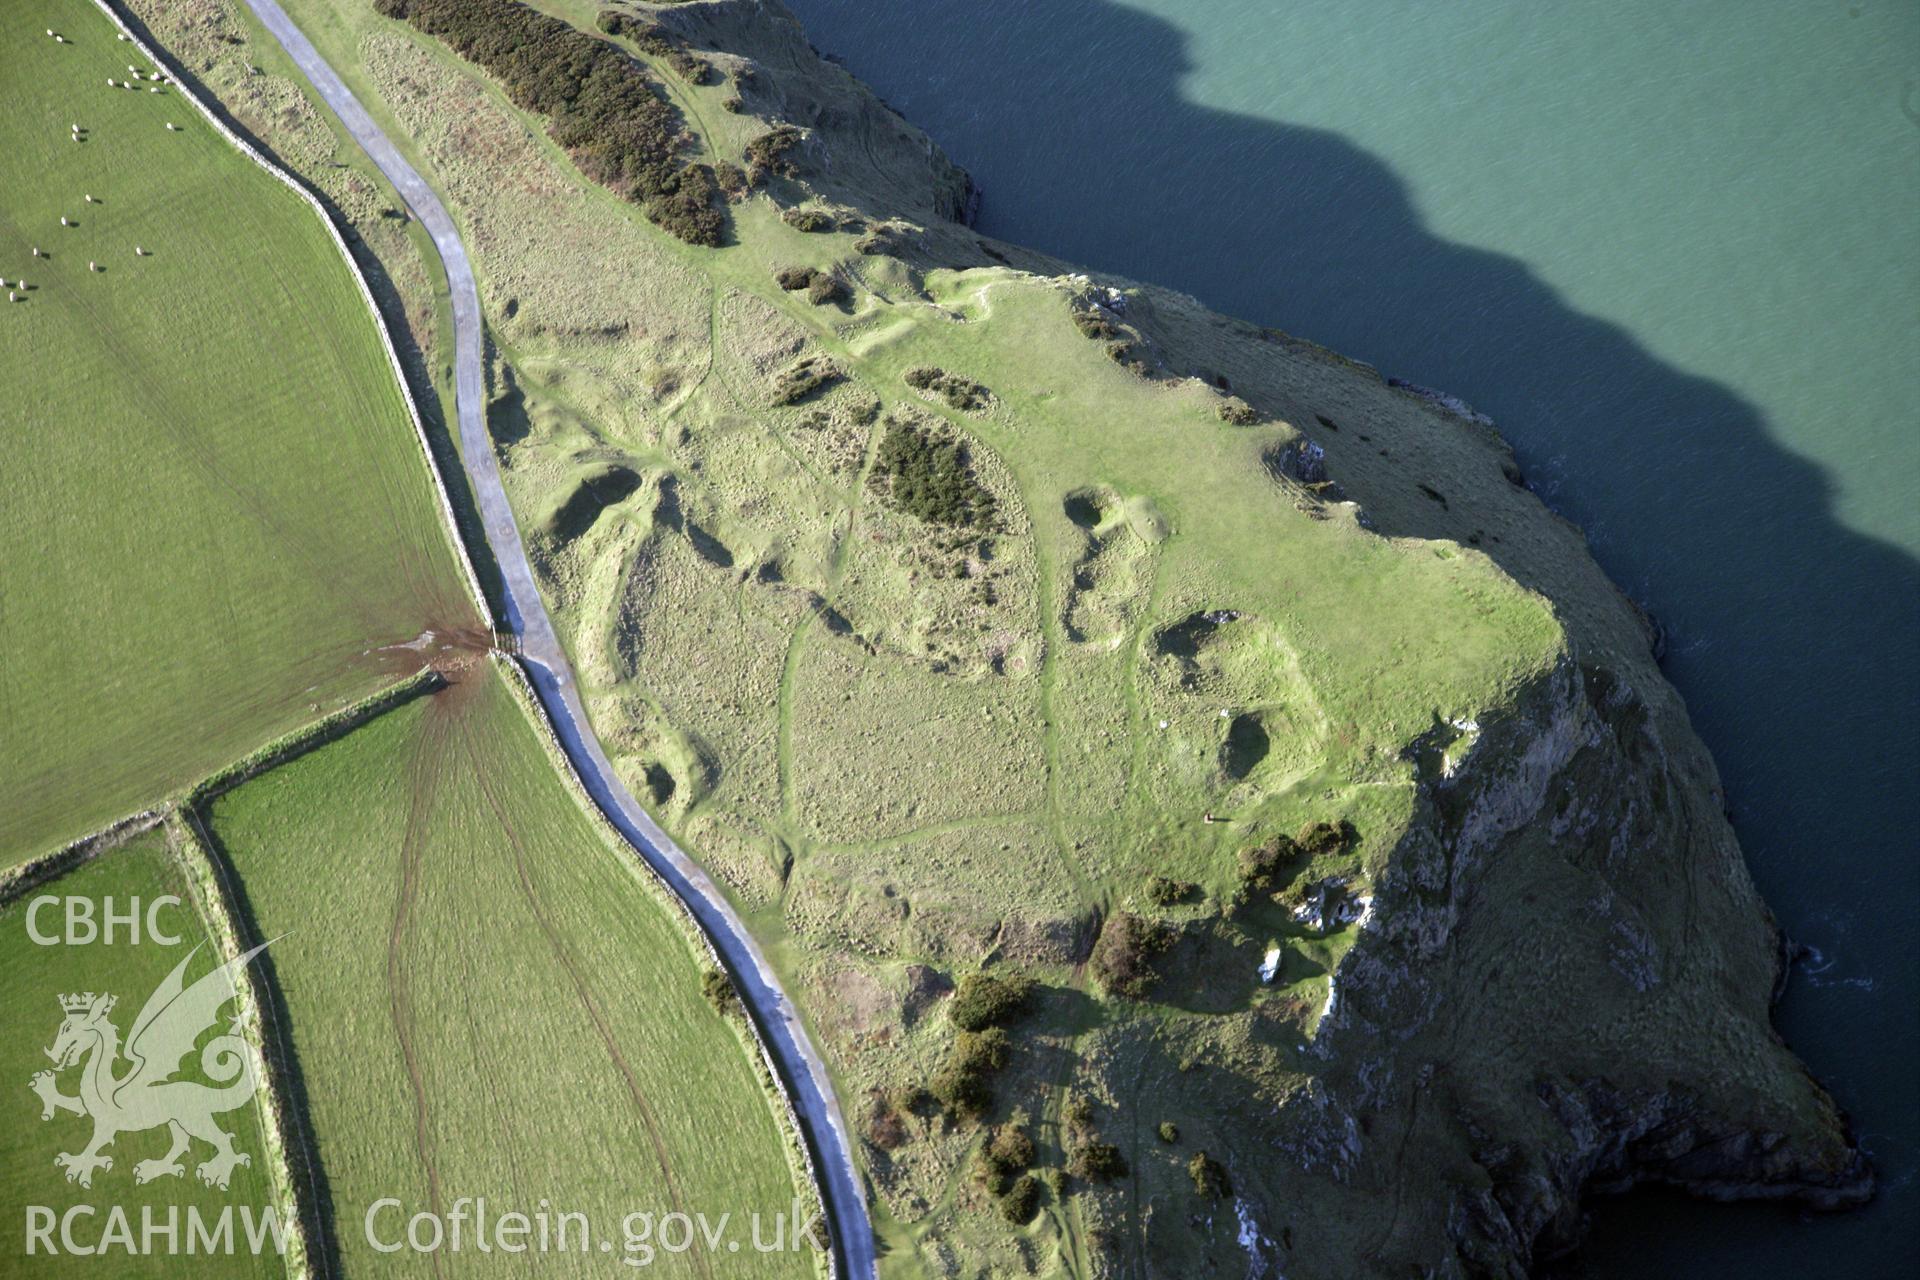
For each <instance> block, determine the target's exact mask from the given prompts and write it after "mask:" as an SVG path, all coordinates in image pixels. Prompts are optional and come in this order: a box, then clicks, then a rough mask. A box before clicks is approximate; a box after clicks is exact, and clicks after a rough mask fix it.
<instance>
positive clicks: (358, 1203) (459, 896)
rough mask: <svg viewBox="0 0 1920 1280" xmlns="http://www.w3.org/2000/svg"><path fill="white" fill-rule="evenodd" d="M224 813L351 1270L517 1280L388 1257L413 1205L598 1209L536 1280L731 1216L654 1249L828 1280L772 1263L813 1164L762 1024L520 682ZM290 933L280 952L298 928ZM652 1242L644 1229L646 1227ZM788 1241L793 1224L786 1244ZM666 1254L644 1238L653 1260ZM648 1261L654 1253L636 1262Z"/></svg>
mask: <svg viewBox="0 0 1920 1280" xmlns="http://www.w3.org/2000/svg"><path fill="white" fill-rule="evenodd" d="M208 821H209V825H210V827H211V830H212V832H213V835H214V838H215V840H216V841H217V843H218V845H219V847H220V849H221V851H222V853H223V854H224V856H225V857H226V858H227V859H228V860H229V862H230V864H231V866H232V868H233V870H234V873H235V876H236V879H237V883H238V886H239V888H238V894H239V897H240V898H241V900H242V902H243V904H244V906H243V910H244V913H245V914H246V915H247V917H248V919H249V924H250V926H251V928H252V929H254V930H255V931H256V932H257V934H258V935H259V936H262V937H278V938H279V941H277V942H275V943H274V944H273V947H272V973H273V978H274V981H275V985H276V989H277V991H278V993H279V998H280V1001H281V1004H282V1007H283V1010H284V1015H285V1019H286V1025H287V1030H288V1039H289V1041H290V1043H291V1049H292V1055H293V1060H294V1070H295V1073H296V1076H297V1081H298V1088H299V1090H300V1092H301V1093H302V1094H303V1095H304V1098H305V1100H306V1119H307V1122H308V1124H309V1127H310V1130H311V1133H312V1136H313V1139H314V1149H315V1154H316V1156H317V1158H318V1162H319V1165H320V1168H321V1170H322V1173H323V1175H324V1179H325V1187H326V1196H325V1203H326V1204H327V1205H328V1206H329V1207H330V1211H331V1212H330V1217H331V1222H332V1227H331V1232H330V1235H331V1237H332V1240H331V1245H332V1247H334V1248H337V1250H338V1257H339V1260H340V1262H341V1263H342V1265H344V1267H345V1268H346V1270H347V1272H348V1273H349V1274H353V1273H357V1272H359V1271H362V1270H369V1271H372V1270H377V1271H378V1272H379V1273H380V1274H407V1275H416V1274H417V1275H433V1274H436V1273H438V1272H439V1268H440V1267H446V1266H451V1267H452V1271H451V1272H448V1273H449V1274H460V1275H469V1274H482V1273H486V1272H488V1271H489V1269H495V1270H501V1271H511V1272H514V1273H518V1272H519V1271H522V1270H524V1269H525V1268H526V1266H527V1263H528V1259H527V1258H526V1257H513V1256H503V1255H501V1254H499V1253H495V1254H494V1255H493V1256H492V1257H490V1258H489V1257H485V1256H482V1255H480V1254H478V1253H477V1252H475V1251H474V1250H473V1248H472V1247H471V1246H472V1242H471V1240H469V1248H468V1250H467V1251H466V1252H464V1253H462V1254H461V1255H459V1256H458V1257H448V1256H442V1258H440V1259H439V1260H438V1266H437V1265H436V1258H435V1257H434V1256H433V1255H430V1254H425V1253H418V1252H412V1251H405V1252H401V1253H398V1254H394V1255H391V1256H383V1255H381V1254H377V1253H375V1252H374V1251H373V1249H372V1247H371V1245H370V1244H369V1241H368V1238H367V1235H366V1232H365V1229H364V1221H365V1218H366V1215H367V1213H368V1210H369V1208H370V1207H371V1206H373V1204H374V1203H375V1201H377V1200H379V1199H380V1198H382V1197H386V1196H392V1197H398V1198H399V1199H400V1200H401V1201H402V1202H403V1203H404V1205H405V1208H404V1210H403V1211H401V1212H399V1213H388V1214H387V1215H386V1216H385V1217H383V1218H381V1219H380V1220H379V1221H378V1222H377V1223H376V1228H377V1232H378V1234H379V1237H380V1238H381V1239H382V1240H383V1241H384V1240H388V1239H391V1238H394V1237H395V1236H397V1235H398V1233H399V1232H400V1231H401V1230H403V1229H404V1226H405V1222H406V1219H407V1218H409V1217H411V1216H412V1215H413V1214H414V1213H415V1212H419V1211H423V1210H432V1211H435V1212H438V1213H442V1214H446V1213H450V1212H452V1211H453V1210H454V1208H455V1202H456V1200H457V1199H458V1198H459V1197H462V1196H470V1197H482V1196H484V1197H485V1198H486V1200H487V1202H488V1204H489V1205H490V1206H492V1210H491V1212H493V1213H494V1214H496V1215H498V1214H504V1213H507V1212H510V1211H512V1212H523V1213H527V1214H529V1215H531V1214H533V1213H535V1212H537V1211H538V1210H540V1209H541V1208H542V1207H543V1206H545V1205H550V1206H551V1208H552V1210H553V1212H555V1213H558V1212H559V1211H561V1210H566V1211H573V1212H579V1213H584V1214H586V1215H588V1219H589V1221H590V1223H591V1226H592V1230H593V1233H594V1246H593V1249H594V1251H591V1252H588V1253H585V1254H583V1253H582V1252H581V1251H580V1250H579V1249H578V1248H577V1247H575V1248H573V1249H572V1250H571V1251H569V1252H566V1253H561V1252H558V1251H554V1252H549V1253H546V1254H543V1255H541V1256H540V1257H539V1258H538V1263H539V1271H540V1274H542V1275H573V1274H582V1275H587V1274H596V1275H597V1274H603V1273H604V1272H605V1270H606V1268H607V1267H608V1265H610V1264H609V1261H608V1259H607V1257H606V1256H604V1255H603V1254H601V1253H599V1252H598V1251H597V1250H598V1248H599V1243H598V1242H599V1241H600V1240H602V1239H605V1240H607V1241H609V1242H610V1243H611V1245H612V1247H613V1248H614V1249H616V1250H623V1249H624V1243H625V1242H624V1237H623V1234H622V1232H623V1228H622V1220H623V1219H624V1218H625V1216H626V1215H627V1214H629V1213H633V1212H645V1213H648V1214H650V1215H651V1220H652V1221H653V1222H655V1223H657V1222H659V1221H660V1220H661V1219H662V1218H663V1217H664V1216H665V1215H667V1214H669V1213H673V1212H685V1213H688V1214H695V1213H705V1214H706V1215H707V1220H708V1222H709V1224H710V1225H713V1226H714V1227H715V1229H719V1227H718V1224H719V1220H720V1215H722V1214H731V1219H730V1222H731V1227H730V1228H729V1229H730V1230H731V1231H732V1232H733V1233H734V1234H733V1236H732V1238H733V1239H734V1241H735V1243H736V1244H737V1245H738V1252H737V1253H736V1252H733V1251H730V1250H728V1248H727V1247H726V1244H725V1243H724V1242H723V1243H721V1244H720V1245H718V1246H715V1247H714V1248H712V1249H709V1248H707V1247H705V1246H701V1247H699V1248H697V1249H696V1250H695V1251H693V1252H690V1253H679V1254H672V1253H667V1252H659V1253H658V1254H657V1256H654V1257H653V1258H652V1265H653V1266H654V1267H655V1268H657V1269H659V1270H662V1271H665V1272H670V1273H672V1274H686V1275H700V1276H713V1277H721V1276H732V1275H756V1276H758V1275H789V1276H806V1275H811V1274H813V1269H814V1265H815V1260H814V1256H813V1254H812V1252H811V1250H809V1249H802V1250H800V1251H798V1252H793V1251H789V1252H785V1253H782V1254H779V1255H763V1254H761V1253H758V1252H756V1251H755V1250H754V1249H753V1248H751V1239H750V1237H749V1236H748V1234H747V1232H748V1230H749V1225H750V1215H752V1214H754V1213H759V1214H761V1215H762V1227H761V1230H762V1239H763V1240H768V1241H770V1240H772V1238H773V1230H774V1226H773V1223H774V1215H775V1214H776V1213H782V1212H790V1210H791V1208H792V1204H793V1202H794V1199H795V1195H796V1190H795V1175H794V1172H793V1168H792V1165H791V1164H790V1161H789V1157H788V1151H787V1145H786V1144H787V1137H786V1126H785V1123H784V1121H783V1120H782V1119H781V1118H780V1117H778V1116H777V1114H776V1112H775V1110H774V1109H773V1106H772V1105H771V1102H770V1098H769V1094H768V1092H767V1090H766V1088H765V1087H764V1086H763V1084H762V1081H761V1079H760V1078H759V1076H758V1074H757V1071H758V1064H757V1060H756V1059H755V1058H754V1056H753V1051H752V1050H751V1048H750V1047H749V1046H748V1045H747V1044H745V1043H743V1035H742V1032H741V1031H740V1030H739V1029H737V1028H736V1027H735V1026H733V1025H729V1022H728V1021H727V1019H725V1018H723V1016H722V1015H721V1014H720V1013H717V1012H716V1011H715V1009H714V1007H713V1006H712V1005H711V1004H710V1003H709V1002H708V999H707V998H706V997H705V996H704V995H703V993H702V988H701V974H702V972H703V970H704V967H705V966H706V964H707V963H708V960H707V957H706V956H704V955H702V954H699V953H697V952H696V951H695V949H694V947H693V946H692V944H691V943H690V942H689V941H688V931H687V928H686V926H685V924H684V923H683V922H682V921H681V920H679V919H677V918H675V916H674V915H673V914H672V913H671V909H670V908H669V907H668V906H667V905H666V903H665V899H664V896H663V893H662V891H660V890H658V889H656V888H655V887H654V886H653V885H652V884H651V883H650V882H648V881H647V880H646V879H645V878H644V872H643V871H642V870H641V869H640V866H639V864H638V863H637V861H635V860H634V859H633V858H632V855H631V854H630V853H628V852H626V851H624V850H620V849H616V848H615V847H614V846H613V845H611V844H610V843H609V842H608V840H607V838H606V837H604V836H603V834H602V832H601V830H600V829H599V828H597V827H596V826H595V824H594V823H593V821H592V820H590V819H589V817H588V816H587V814H586V813H585V811H584V810H583V809H582V808H581V802H580V801H579V800H577V799H576V798H575V796H574V795H573V794H572V793H571V792H570V791H569V789H568V787H567V784H566V783H565V781H564V780H563V778H562V776H561V775H560V774H559V773H558V772H557V771H556V769H555V767H554V764H553V762H552V760H551V759H550V757H549V755H548V753H547V751H546V749H545V748H544V747H543V745H542V743H541V741H540V740H539V738H538V737H537V736H536V731H535V729H534V727H533V725H532V723H531V722H530V721H529V720H528V718H527V713H526V712H525V711H524V710H523V708H522V706H521V704H520V703H519V702H517V701H516V699H515V697H514V695H513V692H512V690H511V688H510V687H509V686H508V684H507V683H506V680H505V678H504V677H503V675H502V674H501V673H500V672H498V671H497V670H496V669H495V668H494V666H493V665H492V664H491V663H490V662H486V661H481V662H479V663H477V664H476V665H475V666H474V667H472V668H471V669H470V670H468V671H466V672H464V673H463V674H460V675H458V676H457V677H456V679H455V683H454V684H453V685H452V687H451V688H448V689H445V690H442V691H441V692H438V693H435V694H432V695H429V696H425V697H422V698H419V699H416V700H414V701H412V702H409V703H407V704H405V705H403V706H401V707H399V708H397V709H395V710H393V711H390V712H388V713H386V714H384V715H382V716H380V717H378V718H377V719H375V720H373V721H371V722H370V723H368V724H366V725H364V726H363V727H361V728H359V729H357V730H355V731H354V732H352V733H350V734H348V735H347V736H346V737H344V738H341V739H339V740H337V741H335V742H332V743H330V744H328V745H326V746H323V747H321V748H319V749H318V750H316V751H314V752H312V753H311V754H308V755H306V756H303V757H301V758H299V759H297V760H295V761H293V762H291V763H289V764H287V765H284V766H282V767H280V768H277V769H274V770H271V771H269V772H268V773H265V774H263V775H261V776H260V777H258V778H256V779H254V780H252V781H250V782H248V783H246V784H244V785H243V786H241V787H239V788H238V789H236V790H234V791H232V792H230V793H228V794H226V795H225V796H222V797H220V798H219V799H218V800H216V801H215V802H214V803H213V804H212V805H211V806H210V810H209V814H208ZM281 935H284V936H281ZM636 1227H637V1224H636ZM789 1231H791V1227H789ZM658 1243H659V1242H658V1241H654V1242H651V1244H652V1247H654V1248H657V1247H658ZM632 1256H633V1258H634V1259H635V1263H634V1265H638V1264H639V1263H640V1262H641V1261H644V1260H645V1258H644V1257H643V1256H642V1254H641V1253H639V1252H635V1253H634V1254H633V1255H632Z"/></svg>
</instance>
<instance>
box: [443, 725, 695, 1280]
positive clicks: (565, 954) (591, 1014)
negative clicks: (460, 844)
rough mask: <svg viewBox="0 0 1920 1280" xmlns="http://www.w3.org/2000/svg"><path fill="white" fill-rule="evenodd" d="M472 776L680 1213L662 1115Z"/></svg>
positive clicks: (500, 810)
mask: <svg viewBox="0 0 1920 1280" xmlns="http://www.w3.org/2000/svg"><path fill="white" fill-rule="evenodd" d="M461 737H462V738H463V740H465V744H466V754H468V755H469V756H471V757H472V758H473V759H474V761H475V762H476V763H478V760H479V754H478V752H476V751H475V750H474V747H473V742H472V738H471V735H470V734H468V733H467V732H466V731H465V728H464V727H462V730H461ZM473 776H474V780H475V781H476V782H477V783H478V784H479V787H480V794H481V795H482V796H484V797H485V798H486V801H487V807H488V808H489V809H491V810H492V811H493V816H494V819H495V820H496V821H497V822H499V824H500V830H501V831H502V832H504V833H505V834H506V837H507V842H508V843H509V844H510V845H512V846H513V869H514V876H515V879H516V881H517V883H518V884H519V886H520V896H521V897H522V898H524V899H525V900H526V903H527V909H528V910H529V911H530V912H532V914H533V919H534V922H535V923H536V924H538V925H539V926H540V933H541V936H542V937H544V938H545V939H546V942H547V949H548V950H549V951H551V952H552V953H553V958H554V959H555V960H556V961H558V962H559V964H560V967H561V969H562V970H564V971H565V973H566V975H567V983H568V985H569V986H571V987H572V988H573V994H574V997H575V999H577V1000H578V1001H579V1002H580V1007H581V1009H582V1010H583V1011H585V1013H586V1015H587V1018H588V1020H589V1021H591V1022H592V1023H593V1029H594V1032H595V1034H596V1035H598V1036H599V1037H600V1044H601V1047H602V1048H604V1049H605V1050H606V1053H607V1058H608V1060H609V1061H610V1062H612V1063H613V1065H614V1067H615V1068H616V1069H617V1070H618V1071H619V1072H620V1078H621V1080H622V1081H623V1082H624V1083H625V1084H626V1088H627V1096H628V1097H629V1098H632V1099H633V1109H634V1114H635V1115H636V1116H637V1117H639V1120H640V1126H641V1128H643V1129H645V1130H646V1131H647V1141H648V1143H649V1144H650V1145H651V1146H652V1147H653V1158H654V1160H655V1161H656V1162H657V1163H658V1164H659V1166H660V1177H661V1178H662V1180H664V1181H665V1182H666V1184H667V1199H668V1201H669V1202H670V1203H671V1204H672V1205H673V1210H674V1212H676V1213H682V1214H684V1213H686V1212H687V1204H686V1197H685V1196H683V1195H682V1194H681V1192H680V1181H679V1179H677V1178H675V1177H674V1176H673V1161H672V1159H671V1158H670V1157H669V1156H668V1154H667V1144H666V1141H665V1139H663V1138H662V1137H661V1136H660V1121H659V1118H658V1117H656V1116H655V1115H654V1112H653V1104H651V1103H650V1102H648V1101H647V1095H646V1093H645V1092H644V1091H643V1090H642V1089H641V1088H640V1080H639V1077H637V1076H636V1075H635V1074H634V1071H633V1066H632V1064H631V1063H629V1062H628V1061H627V1057H626V1055H625V1054H624V1053H622V1052H621V1051H620V1042H619V1040H618V1039H617V1038H616V1037H615V1036H614V1034H613V1028H612V1027H611V1026H610V1025H608V1023H607V1014H606V1010H604V1009H602V1008H601V1007H600V1002H599V1001H598V1000H596V999H595V998H594V996H593V992H591V991H590V990H588V989H587V983H586V979H585V978H584V977H582V976H581V973H580V966H579V965H578V964H576V963H575V962H574V958H573V952H572V951H571V950H569V949H568V947H567V940H566V939H565V938H564V937H563V936H561V933H560V930H559V929H557V928H556V927H555V926H554V923H553V921H552V920H551V919H550V918H549V917H548V915H547V909H546V904H545V903H544V902H543V901H542V900H541V898H540V891H539V889H537V888H536V887H535V886H534V883H533V872H532V870H531V868H529V867H528V865H527V847H526V844H525V842H524V841H522V840H521V838H520V832H519V831H518V829H516V828H515V826H514V824H513V816H512V814H510V813H508V812H507V807H506V806H505V805H504V804H502V803H501V802H500V797H499V796H498V795H497V794H496V793H495V791H494V788H493V785H492V783H491V781H490V780H489V779H488V777H487V771H486V770H485V769H479V768H476V769H475V770H474V771H473ZM693 1258H694V1261H695V1263H696V1264H697V1265H698V1266H699V1268H700V1274H701V1275H703V1276H706V1277H707V1278H708V1280H712V1276H713V1263H712V1261H711V1260H709V1259H708V1257H707V1255H706V1252H705V1251H704V1250H695V1251H694V1252H693Z"/></svg>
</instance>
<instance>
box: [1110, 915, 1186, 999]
mask: <svg viewBox="0 0 1920 1280" xmlns="http://www.w3.org/2000/svg"><path fill="white" fill-rule="evenodd" d="M1173 940H1174V930H1173V926H1172V925H1170V924H1168V923H1167V922H1166V921H1165V920H1152V919H1148V918H1146V917H1145V916H1137V915H1134V914H1133V913H1131V912H1125V911H1123V912H1121V913H1120V914H1119V915H1116V916H1115V917H1114V918H1113V919H1111V920H1109V921H1108V922H1107V927H1106V928H1104V929H1102V930H1101V931H1100V941H1099V942H1098V943H1096V944H1095V945H1094V948H1093V972H1094V974H1095V976H1096V977H1098V978H1099V979H1100V985H1101V986H1103V987H1105V988H1106V989H1107V990H1108V991H1109V992H1111V993H1113V994H1114V995H1119V996H1128V997H1131V998H1133V999H1139V998H1140V997H1141V996H1144V995H1145V994H1146V993H1147V989H1148V988H1149V987H1151V986H1152V985H1153V982H1154V979H1155V978H1157V977H1158V976H1159V975H1158V974H1157V973H1155V972H1154V968H1153V962H1154V959H1155V958H1156V957H1157V956H1159V955H1160V953H1161V952H1163V951H1165V950H1166V949H1167V948H1168V947H1170V946H1172V945H1173Z"/></svg>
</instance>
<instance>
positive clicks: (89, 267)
mask: <svg viewBox="0 0 1920 1280" xmlns="http://www.w3.org/2000/svg"><path fill="white" fill-rule="evenodd" d="M99 269H100V264H99V263H97V262H89V263H88V264H87V270H89V271H98V270H99Z"/></svg>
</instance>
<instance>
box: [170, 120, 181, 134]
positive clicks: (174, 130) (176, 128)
mask: <svg viewBox="0 0 1920 1280" xmlns="http://www.w3.org/2000/svg"><path fill="white" fill-rule="evenodd" d="M167 132H168V133H178V132H180V126H179V125H177V124H175V123H174V122H173V121H171V120H169V121H167Z"/></svg>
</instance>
